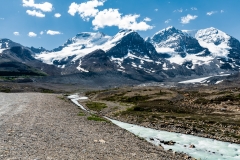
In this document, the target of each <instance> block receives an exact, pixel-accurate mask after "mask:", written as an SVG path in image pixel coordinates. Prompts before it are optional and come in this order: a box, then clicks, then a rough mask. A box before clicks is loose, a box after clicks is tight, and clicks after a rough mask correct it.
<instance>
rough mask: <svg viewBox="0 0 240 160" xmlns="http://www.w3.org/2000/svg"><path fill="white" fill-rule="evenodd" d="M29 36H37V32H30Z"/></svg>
mask: <svg viewBox="0 0 240 160" xmlns="http://www.w3.org/2000/svg"><path fill="white" fill-rule="evenodd" d="M28 36H29V37H37V34H36V33H34V32H29V33H28Z"/></svg>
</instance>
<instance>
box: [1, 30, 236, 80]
mask: <svg viewBox="0 0 240 160" xmlns="http://www.w3.org/2000/svg"><path fill="white" fill-rule="evenodd" d="M2 52H3V53H5V56H8V57H11V58H14V59H15V60H16V59H17V61H22V62H23V63H27V64H29V65H31V66H35V67H38V68H39V69H41V70H43V71H47V73H49V74H50V75H56V74H59V75H69V74H75V73H80V74H81V73H84V74H85V73H86V74H88V73H89V74H91V73H97V74H99V75H101V74H102V75H104V76H107V75H108V73H111V75H118V76H122V74H124V75H125V76H126V75H127V77H131V79H136V78H137V79H141V80H143V81H144V79H148V80H153V81H159V80H162V79H164V78H169V77H172V78H173V77H183V76H191V75H198V76H200V75H204V76H208V75H213V74H219V73H222V72H224V73H225V72H233V71H239V69H240V42H239V41H238V40H237V39H235V38H233V37H231V36H230V35H228V34H226V33H224V32H222V31H220V30H218V29H215V28H207V29H202V30H198V31H196V30H194V31H191V30H178V29H176V28H174V27H168V28H166V29H163V30H160V31H159V32H157V33H156V34H154V35H153V36H152V37H149V38H146V39H145V40H144V39H143V38H142V37H141V36H140V35H139V34H138V33H137V32H135V31H133V30H121V31H119V32H118V33H117V34H116V35H115V36H108V35H105V34H104V33H100V32H96V33H91V32H83V33H79V34H77V35H76V36H75V37H73V38H70V39H68V40H67V41H66V42H65V43H64V44H63V45H62V46H59V47H58V48H55V49H53V50H51V51H48V50H46V49H44V48H42V47H40V48H34V47H31V48H28V47H23V46H21V45H20V44H17V43H15V42H12V41H10V40H7V39H2V40H0V54H1V53H2ZM51 67H55V68H52V69H51ZM51 70H52V72H54V73H51V72H49V71H51Z"/></svg>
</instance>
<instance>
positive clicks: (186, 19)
mask: <svg viewBox="0 0 240 160" xmlns="http://www.w3.org/2000/svg"><path fill="white" fill-rule="evenodd" d="M197 17H198V16H196V15H191V14H188V15H187V16H185V17H181V23H182V24H187V23H189V22H190V21H191V20H194V19H196V18H197Z"/></svg>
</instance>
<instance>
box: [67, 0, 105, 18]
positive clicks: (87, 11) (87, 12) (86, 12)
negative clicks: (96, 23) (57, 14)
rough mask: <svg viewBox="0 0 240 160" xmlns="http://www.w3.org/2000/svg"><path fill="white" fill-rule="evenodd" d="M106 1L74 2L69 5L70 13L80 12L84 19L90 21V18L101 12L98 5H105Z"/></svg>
mask: <svg viewBox="0 0 240 160" xmlns="http://www.w3.org/2000/svg"><path fill="white" fill-rule="evenodd" d="M104 2H105V0H90V1H87V2H85V3H81V4H77V3H75V2H73V3H72V4H71V5H70V6H69V10H68V13H69V14H70V15H72V16H74V15H75V14H76V13H78V14H79V15H80V16H81V17H82V19H83V20H85V21H89V18H91V17H94V16H96V15H97V13H98V12H99V10H98V9H96V7H99V6H103V4H104Z"/></svg>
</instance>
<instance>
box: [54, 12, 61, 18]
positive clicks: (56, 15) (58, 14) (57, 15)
mask: <svg viewBox="0 0 240 160" xmlns="http://www.w3.org/2000/svg"><path fill="white" fill-rule="evenodd" d="M61 16H62V15H61V14H60V13H55V14H54V17H56V18H60V17H61Z"/></svg>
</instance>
